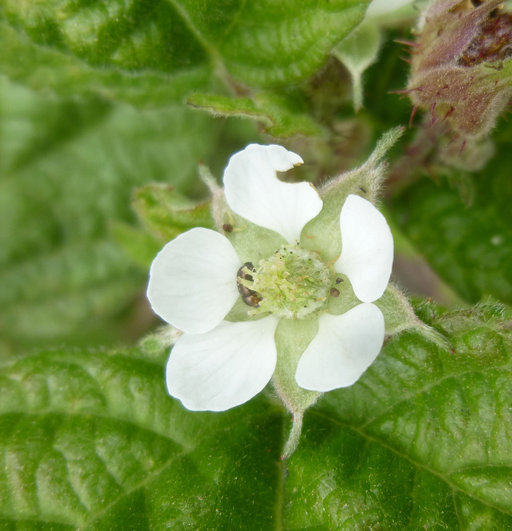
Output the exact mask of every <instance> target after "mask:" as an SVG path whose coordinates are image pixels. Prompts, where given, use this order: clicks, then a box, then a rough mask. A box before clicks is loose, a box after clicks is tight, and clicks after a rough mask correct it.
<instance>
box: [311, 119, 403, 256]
mask: <svg viewBox="0 0 512 531" xmlns="http://www.w3.org/2000/svg"><path fill="white" fill-rule="evenodd" d="M404 130H405V129H404V128H403V127H395V128H394V129H391V130H390V131H388V132H386V133H384V135H382V137H381V138H380V140H379V141H378V142H377V145H376V146H375V149H374V151H373V153H372V154H371V155H370V157H369V158H368V160H367V161H366V162H365V163H364V164H363V165H362V166H360V167H359V168H356V169H355V170H352V171H349V172H347V173H342V174H341V175H338V176H337V177H334V179H332V180H330V181H328V182H327V183H326V184H325V185H324V186H323V187H322V188H320V190H319V191H320V196H321V198H322V200H323V207H322V210H321V212H320V214H318V216H316V217H315V218H314V219H312V220H311V221H309V222H308V223H307V224H306V226H305V227H304V229H303V231H302V234H301V244H302V246H303V247H304V248H305V249H310V250H312V251H317V252H319V253H320V255H321V256H322V258H323V259H324V260H325V261H326V262H330V261H334V260H336V259H337V258H338V257H339V255H340V253H341V236H340V222H339V219H340V212H341V208H342V206H343V204H344V203H345V200H346V198H347V197H348V196H349V195H350V194H356V195H359V196H361V197H363V198H365V199H368V200H369V201H371V202H372V203H375V201H376V200H377V197H378V194H379V191H380V188H381V186H382V182H383V181H384V178H385V176H386V168H387V165H386V163H385V162H383V161H382V159H383V157H384V156H385V155H386V153H387V152H388V151H389V149H391V147H392V146H393V145H394V144H395V143H396V142H397V141H398V139H399V138H400V137H401V136H402V134H403V132H404Z"/></svg>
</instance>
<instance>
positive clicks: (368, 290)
mask: <svg viewBox="0 0 512 531" xmlns="http://www.w3.org/2000/svg"><path fill="white" fill-rule="evenodd" d="M340 228H341V246H342V248H341V256H340V258H339V259H338V261H337V262H336V264H335V265H334V268H335V269H336V271H338V272H340V273H344V274H345V275H347V277H348V278H349V280H350V283H351V284H352V288H353V290H354V293H355V294H356V296H357V298H358V299H359V300H361V301H363V302H372V301H374V300H377V299H378V298H379V297H381V296H382V294H383V293H384V290H385V289H386V286H387V285H388V282H389V277H390V275H391V267H392V265H393V236H392V235H391V230H390V229H389V226H388V224H387V221H386V219H385V218H384V216H383V215H382V214H381V213H380V212H379V211H378V210H377V209H376V208H375V207H374V206H373V205H372V204H371V203H370V202H369V201H367V200H366V199H363V198H362V197H359V196H357V195H349V196H348V198H347V200H346V201H345V204H344V205H343V208H342V209H341V215H340Z"/></svg>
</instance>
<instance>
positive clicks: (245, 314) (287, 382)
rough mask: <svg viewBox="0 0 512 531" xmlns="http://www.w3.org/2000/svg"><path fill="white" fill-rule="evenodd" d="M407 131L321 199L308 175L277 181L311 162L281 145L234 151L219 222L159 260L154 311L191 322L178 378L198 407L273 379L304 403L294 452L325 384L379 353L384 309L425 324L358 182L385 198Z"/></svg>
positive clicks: (188, 235) (182, 392)
mask: <svg viewBox="0 0 512 531" xmlns="http://www.w3.org/2000/svg"><path fill="white" fill-rule="evenodd" d="M400 134H401V130H395V131H394V132H391V133H390V134H388V135H387V136H386V137H385V139H384V140H383V141H382V142H381V144H380V145H379V146H378V148H377V150H376V152H375V153H374V154H373V155H372V157H371V158H370V160H369V161H368V162H367V163H366V165H364V166H363V167H362V168H361V169H359V170H356V171H354V172H350V173H349V174H346V175H342V176H340V177H338V178H337V179H335V180H333V181H331V182H329V183H328V185H327V186H326V187H325V190H324V192H323V196H322V197H321V196H320V195H319V193H318V192H317V191H316V190H315V189H314V188H313V187H312V186H311V185H309V184H308V183H294V184H289V183H284V182H281V181H280V180H279V179H277V176H276V172H277V171H286V170H288V169H290V168H291V167H293V166H294V165H296V164H300V163H301V162H302V159H301V158H300V157H299V156H298V155H296V154H295V153H292V152H290V151H287V150H286V149H284V148H282V147H281V146H276V145H270V146H259V145H255V144H252V145H250V146H248V147H247V148H246V149H245V150H243V151H241V152H240V153H237V154H235V155H233V157H231V159H230V161H229V164H228V166H227V168H226V170H225V172H224V186H225V189H224V193H223V192H222V191H221V190H220V189H218V188H216V187H215V185H213V184H212V188H213V190H212V191H213V201H212V207H213V210H214V217H215V219H216V221H217V225H218V230H219V232H216V231H213V230H209V229H204V228H195V229H191V230H189V231H187V232H185V233H183V234H181V235H179V236H178V237H177V238H175V239H174V240H172V241H171V242H169V243H168V244H167V245H166V246H165V247H164V248H163V249H162V250H161V251H160V253H159V254H158V255H157V256H156V258H155V260H154V261H153V264H152V266H151V271H150V281H149V285H148V292H147V293H148V298H149V300H150V302H151V305H152V307H153V309H154V311H155V312H156V313H157V314H158V315H160V316H161V317H162V318H163V319H164V320H166V321H167V322H168V323H170V324H172V325H173V326H175V327H176V328H178V329H180V330H182V331H183V332H184V333H183V335H181V336H180V337H179V338H178V340H177V341H176V344H175V345H174V347H173V349H172V351H171V355H170V357H169V361H168V364H167V371H166V380H167V389H168V391H169V393H170V394H171V395H172V396H174V397H176V398H178V399H180V400H181V402H182V403H183V405H184V406H185V407H186V408H188V409H190V410H195V411H204V410H209V411H223V410H226V409H229V408H232V407H235V406H237V405H239V404H243V403H244V402H246V401H247V400H249V399H250V398H252V397H253V396H254V395H255V394H257V393H258V392H260V391H261V390H262V389H263V388H264V387H265V386H266V385H267V383H268V382H269V381H272V382H273V384H274V388H275V390H276V392H277V394H278V396H279V397H280V398H281V400H282V402H283V403H284V404H285V406H286V408H287V409H288V410H289V411H290V412H291V413H292V418H293V425H292V429H291V432H290V437H289V440H288V442H287V443H286V445H285V449H284V453H283V457H288V456H289V455H291V453H292V452H293V451H294V449H295V447H296V446H297V444H298V441H299V436H300V432H301V427H302V421H303V415H304V412H305V411H306V409H307V408H308V407H310V406H311V405H312V404H313V403H314V402H315V401H316V400H317V399H318V398H319V396H321V394H322V393H323V392H326V391H329V390H331V389H337V388H341V387H347V386H350V385H352V384H354V383H355V382H356V381H357V380H358V379H359V378H360V377H361V375H362V374H363V373H364V372H365V371H366V369H367V368H368V367H369V366H370V365H371V364H372V362H373V361H374V360H375V358H376V357H377V355H378V354H379V352H380V349H381V347H382V344H383V341H384V334H385V331H386V320H387V321H389V322H399V323H400V326H401V327H402V328H400V329H403V328H404V327H408V326H414V325H416V324H417V320H416V318H415V317H411V316H413V315H414V314H413V312H412V310H411V309H410V307H409V305H408V304H407V302H406V301H405V299H404V298H403V297H401V296H398V295H396V294H395V293H394V292H393V291H390V289H389V288H388V282H389V276H390V274H391V264H392V260H393V240H392V237H391V232H390V230H389V227H388V225H387V223H386V221H385V219H384V217H383V216H382V214H381V213H380V212H379V211H378V210H377V209H376V208H375V207H374V206H373V204H372V203H371V202H370V201H369V200H367V199H365V198H362V197H360V196H358V195H356V193H354V192H357V191H358V190H361V189H364V190H367V191H371V196H370V197H374V193H375V192H376V190H377V189H378V186H379V183H380V181H381V180H382V168H381V165H379V159H380V158H381V157H382V155H383V153H384V152H385V150H386V148H387V147H388V146H389V145H390V144H391V143H392V142H393V141H394V140H395V139H396V138H397V137H398V136H399V135H400ZM366 193H368V192H366ZM226 227H228V228H229V230H226ZM381 299H382V300H383V308H384V310H381V309H380V308H379V301H380V300H381ZM383 311H384V312H385V313H383ZM397 316H398V318H397ZM395 331H397V330H392V329H390V328H389V327H388V330H387V332H388V333H393V332H395Z"/></svg>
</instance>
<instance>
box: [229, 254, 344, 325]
mask: <svg viewBox="0 0 512 531" xmlns="http://www.w3.org/2000/svg"><path fill="white" fill-rule="evenodd" d="M335 283H336V281H335V274H334V271H332V269H331V268H329V267H328V266H327V265H326V264H325V263H324V262H322V260H320V259H319V257H318V254H317V253H314V252H311V251H306V250H304V249H301V248H300V247H299V246H296V245H283V246H282V247H280V248H279V249H278V250H277V251H276V252H275V253H274V254H273V255H272V256H270V257H269V258H267V259H264V260H260V262H259V264H257V265H254V264H252V263H251V262H247V263H245V264H244V265H243V266H242V267H241V268H240V269H239V271H238V275H237V284H238V290H239V292H240V294H241V296H242V300H243V301H244V302H245V303H246V304H248V305H249V306H252V307H253V309H252V310H251V312H250V313H252V314H253V315H256V314H259V313H272V314H274V315H276V316H279V317H284V318H288V319H304V318H306V317H307V316H310V315H311V314H312V313H313V312H315V311H318V310H320V309H322V308H323V307H324V306H325V305H326V302H327V299H328V297H329V296H330V295H333V296H336V295H335V294H334V293H333V290H334V291H335V292H337V295H339V291H338V289H337V288H333V286H334V285H335ZM338 287H339V286H338Z"/></svg>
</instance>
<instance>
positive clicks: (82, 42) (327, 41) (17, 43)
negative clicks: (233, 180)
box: [0, 0, 368, 106]
mask: <svg viewBox="0 0 512 531" xmlns="http://www.w3.org/2000/svg"><path fill="white" fill-rule="evenodd" d="M367 4H368V2H367V1H365V0H335V1H331V2H321V3H319V2H316V1H314V0H308V1H307V2H301V3H300V5H298V4H297V2H295V1H294V0H286V1H284V2H278V3H276V2H273V1H272V0H262V1H259V2H256V3H255V2H237V1H234V0H228V1H227V2H223V4H222V6H219V5H218V4H217V3H215V2H196V1H193V0H157V1H154V0H128V1H125V0H113V1H111V2H109V4H108V7H107V6H106V5H105V4H104V2H98V1H92V2H76V1H74V0H61V1H59V2H17V1H16V0H7V1H6V2H4V5H3V10H2V12H1V13H0V16H1V17H2V19H3V22H1V26H0V28H1V30H0V47H1V49H2V56H3V57H2V59H3V60H2V71H3V72H4V73H5V74H6V75H7V76H9V77H10V78H11V79H14V80H18V81H21V82H23V83H26V84H29V85H30V86H31V87H34V88H51V89H53V90H55V91H57V92H58V93H60V94H64V95H71V94H72V95H75V94H77V93H78V94H83V93H90V92H92V93H99V94H102V95H103V96H105V97H108V98H113V99H121V100H124V101H130V102H133V103H135V104H137V105H141V106H148V105H159V106H161V105H166V104H168V103H169V102H172V101H174V102H176V101H179V100H180V99H181V98H182V96H183V95H184V94H185V93H186V92H187V91H191V90H194V91H197V90H198V88H201V87H207V86H208V85H209V84H210V81H211V76H212V73H215V75H216V77H217V79H220V80H221V81H223V83H224V85H225V86H227V87H230V88H232V87H233V80H232V79H231V76H232V77H234V78H236V79H237V80H239V81H241V82H243V83H246V84H249V85H254V86H275V85H283V84H287V83H295V82H298V81H301V80H303V79H305V78H307V77H309V76H311V75H312V74H313V73H314V72H315V71H316V70H317V69H318V68H319V67H321V66H322V64H323V63H324V62H325V60H326V58H327V55H328V53H329V51H330V50H331V48H332V47H333V46H334V45H335V44H336V43H337V42H339V41H340V40H341V39H342V38H343V37H344V36H345V35H347V34H348V32H349V31H351V30H352V29H353V28H354V27H355V26H356V25H357V24H358V23H359V22H360V21H361V19H362V17H363V15H364V12H365V9H366V6H367ZM0 21H1V19H0ZM235 85H236V84H235Z"/></svg>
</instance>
